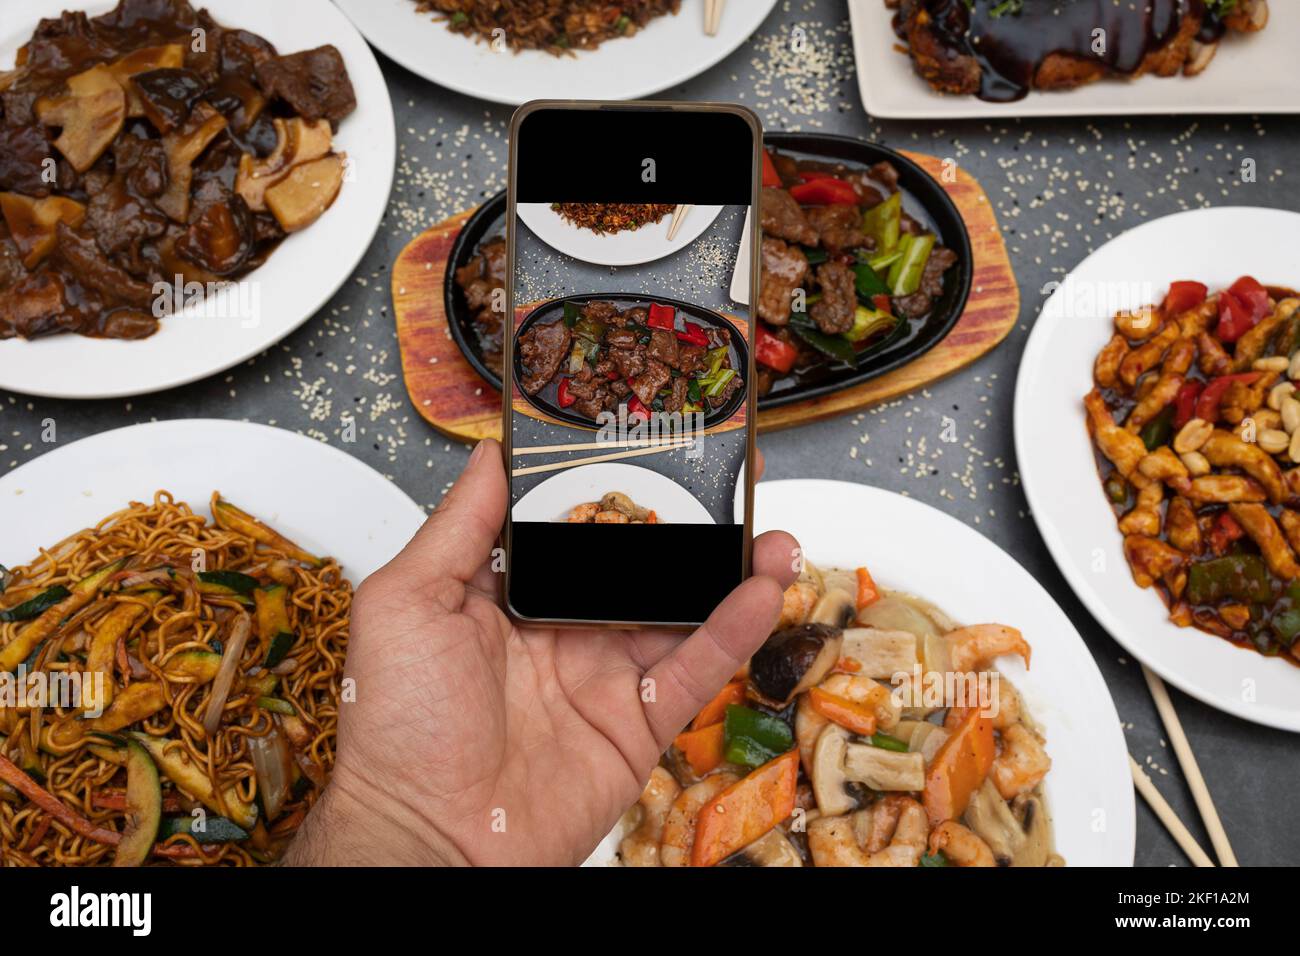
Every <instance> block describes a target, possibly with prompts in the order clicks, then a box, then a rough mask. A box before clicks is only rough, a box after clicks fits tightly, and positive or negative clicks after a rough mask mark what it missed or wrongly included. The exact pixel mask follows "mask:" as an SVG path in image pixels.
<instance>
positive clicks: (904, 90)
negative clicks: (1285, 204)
mask: <svg viewBox="0 0 1300 956" xmlns="http://www.w3.org/2000/svg"><path fill="white" fill-rule="evenodd" d="M892 18H893V12H892V11H890V10H887V9H886V8H885V4H884V0H849V19H850V21H851V22H852V28H853V56H854V59H855V60H856V61H857V68H858V89H859V90H860V91H861V93H862V105H863V106H864V107H865V108H866V110H867V112H868V113H870V114H871V115H872V116H874V117H877V118H879V119H987V118H997V119H1017V118H1020V117H1026V116H1138V115H1169V114H1187V113H1295V112H1300V73H1297V72H1296V70H1295V68H1294V64H1293V62H1292V60H1293V59H1294V50H1295V46H1296V43H1297V41H1300V4H1298V3H1296V2H1295V0H1273V2H1272V3H1270V4H1269V24H1268V26H1267V27H1266V28H1265V29H1264V30H1262V31H1261V32H1259V33H1256V34H1249V35H1247V34H1233V35H1231V36H1228V37H1226V38H1225V39H1224V41H1223V42H1222V43H1221V44H1220V45H1219V52H1218V53H1217V54H1215V57H1214V62H1213V63H1211V64H1210V66H1209V68H1208V69H1206V71H1205V72H1204V73H1202V74H1201V75H1200V76H1197V77H1184V76H1176V77H1168V78H1161V77H1154V76H1145V77H1140V78H1139V79H1137V80H1134V81H1133V82H1126V81H1125V80H1122V79H1106V80H1102V81H1100V82H1097V83H1091V84H1089V85H1087V86H1083V87H1080V88H1078V89H1075V90H1064V91H1061V92H1056V93H1039V92H1031V93H1030V94H1029V95H1028V96H1026V97H1025V98H1024V99H1022V100H1018V101H1016V102H1014V103H988V102H985V101H984V100H981V99H978V98H976V97H974V96H951V95H948V94H944V93H938V92H935V91H934V90H933V89H931V88H930V84H928V83H927V82H925V80H923V79H921V78H920V77H919V76H917V75H916V73H915V71H914V70H913V69H912V60H911V58H910V57H909V56H907V54H905V53H899V52H898V50H897V49H895V45H896V44H898V43H899V40H898V38H897V37H896V36H895V35H894V28H893V21H892Z"/></svg>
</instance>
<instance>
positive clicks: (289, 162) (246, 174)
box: [235, 116, 333, 212]
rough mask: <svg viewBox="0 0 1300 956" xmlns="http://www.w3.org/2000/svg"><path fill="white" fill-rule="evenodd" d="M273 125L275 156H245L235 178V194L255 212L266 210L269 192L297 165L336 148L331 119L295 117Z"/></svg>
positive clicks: (324, 154)
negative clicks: (313, 119)
mask: <svg viewBox="0 0 1300 956" xmlns="http://www.w3.org/2000/svg"><path fill="white" fill-rule="evenodd" d="M273 125H274V126H275V135H276V143H275V149H274V150H272V152H271V155H269V156H267V157H266V158H265V159H254V158H253V157H252V156H250V155H248V154H247V153H245V154H244V156H243V157H241V158H240V160H239V174H238V175H237V176H236V177H235V192H237V193H239V195H240V196H242V197H243V199H244V202H246V203H248V208H249V209H251V210H253V211H254V212H264V211H265V210H266V191H267V190H268V189H270V188H271V187H272V186H274V185H276V184H277V183H279V182H280V181H281V180H283V179H284V178H285V177H286V176H288V175H289V173H290V172H291V171H292V169H293V167H294V166H297V165H300V164H302V163H308V162H311V161H312V160H314V159H321V158H323V157H325V156H328V155H329V153H330V150H331V149H332V148H333V135H332V134H331V133H330V124H329V120H317V121H316V122H315V123H308V122H307V121H306V120H304V119H302V118H301V117H297V116H295V117H294V118H293V119H291V120H288V121H286V120H281V119H277V120H274V121H273Z"/></svg>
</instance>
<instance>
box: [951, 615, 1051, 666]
mask: <svg viewBox="0 0 1300 956" xmlns="http://www.w3.org/2000/svg"><path fill="white" fill-rule="evenodd" d="M944 640H945V641H946V642H947V644H948V653H949V655H950V656H949V662H950V663H951V664H952V669H953V670H955V671H958V672H965V671H981V670H988V669H989V665H990V664H992V663H993V658H995V657H1001V656H1002V655H1003V654H1019V655H1020V657H1021V658H1022V659H1023V660H1024V662H1025V667H1026V668H1028V667H1029V655H1030V649H1029V642H1028V641H1026V640H1025V639H1024V636H1023V635H1021V633H1020V632H1019V631H1017V630H1016V629H1015V628H1014V627H1006V626H1004V625H1002V624H973V625H971V626H970V627H960V628H958V629H957V630H955V631H951V632H949V633H948V634H945V635H944Z"/></svg>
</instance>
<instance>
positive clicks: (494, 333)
mask: <svg viewBox="0 0 1300 956" xmlns="http://www.w3.org/2000/svg"><path fill="white" fill-rule="evenodd" d="M456 285H458V286H460V290H461V291H462V292H463V293H464V294H465V304H466V305H468V306H469V310H470V314H471V315H472V316H473V319H474V330H475V332H476V333H477V334H478V341H479V347H480V348H481V349H482V350H483V361H484V362H485V363H486V364H487V367H488V368H490V369H492V370H493V371H494V372H496V373H497V374H498V375H500V374H501V349H502V336H501V332H502V325H501V320H502V319H503V318H504V317H505V301H506V289H505V286H506V240H505V238H504V237H503V236H494V237H493V238H491V239H488V240H487V241H486V242H484V243H482V244H481V245H480V246H479V247H478V248H477V249H475V250H474V255H472V256H471V257H470V260H469V262H467V263H465V264H464V265H463V266H461V267H460V268H459V269H457V270H456Z"/></svg>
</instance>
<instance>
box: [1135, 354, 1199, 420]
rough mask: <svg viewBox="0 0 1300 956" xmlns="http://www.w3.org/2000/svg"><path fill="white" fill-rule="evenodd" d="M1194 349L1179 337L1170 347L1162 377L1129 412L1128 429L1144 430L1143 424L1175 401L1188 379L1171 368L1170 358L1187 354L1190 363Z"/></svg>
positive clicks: (1184, 369)
mask: <svg viewBox="0 0 1300 956" xmlns="http://www.w3.org/2000/svg"><path fill="white" fill-rule="evenodd" d="M1194 351H1195V347H1194V346H1193V345H1192V343H1191V342H1189V341H1188V340H1187V339H1179V340H1178V341H1177V342H1175V343H1174V344H1173V345H1172V346H1171V347H1170V349H1169V357H1168V358H1166V359H1165V366H1166V368H1165V369H1163V370H1162V371H1161V373H1160V377H1159V378H1157V379H1156V381H1155V384H1154V385H1152V386H1151V388H1150V389H1148V390H1147V392H1146V394H1145V395H1143V396H1142V398H1141V400H1139V401H1138V403H1137V404H1136V405H1134V406H1133V410H1132V411H1131V412H1129V414H1128V418H1127V419H1125V421H1124V427H1125V428H1126V429H1128V430H1129V431H1131V432H1133V433H1134V434H1137V433H1138V432H1139V431H1141V430H1142V426H1143V425H1145V424H1146V423H1147V422H1149V421H1151V419H1153V418H1155V417H1156V416H1157V415H1159V414H1160V413H1161V412H1163V411H1164V410H1165V408H1166V407H1167V406H1168V405H1169V404H1170V403H1171V402H1173V400H1174V399H1175V398H1176V397H1177V396H1178V392H1179V391H1180V390H1181V389H1182V387H1183V382H1184V381H1186V379H1184V377H1183V374H1182V372H1176V371H1173V370H1172V369H1170V368H1169V366H1170V359H1172V358H1174V357H1175V356H1186V358H1187V364H1190V363H1191V360H1192V353H1193V352H1194ZM1177 364H1179V363H1174V365H1175V366H1177ZM1186 370H1187V369H1186V366H1184V368H1183V371H1184V372H1185V371H1186Z"/></svg>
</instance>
